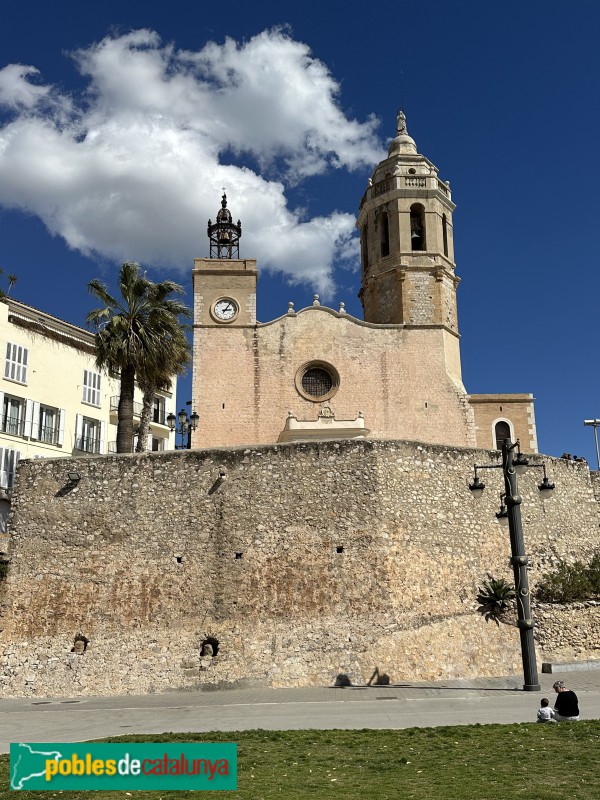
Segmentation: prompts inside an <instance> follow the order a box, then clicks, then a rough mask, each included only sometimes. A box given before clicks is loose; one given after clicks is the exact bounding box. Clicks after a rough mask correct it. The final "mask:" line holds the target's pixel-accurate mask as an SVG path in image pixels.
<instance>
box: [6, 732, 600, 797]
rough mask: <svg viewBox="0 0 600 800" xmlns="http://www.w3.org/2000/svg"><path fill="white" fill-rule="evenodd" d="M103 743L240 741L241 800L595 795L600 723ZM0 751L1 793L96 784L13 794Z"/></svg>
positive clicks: (599, 777)
mask: <svg viewBox="0 0 600 800" xmlns="http://www.w3.org/2000/svg"><path fill="white" fill-rule="evenodd" d="M103 741H107V742H111V741H120V742H122V741H129V742H178V741H179V742H199V741H205V742H227V741H229V742H231V741H233V742H237V744H238V761H239V772H238V775H239V781H238V785H239V789H238V792H237V796H238V797H239V798H244V800H246V799H247V800H260V798H271V797H281V798H286V800H304V798H317V797H318V798H324V800H327V799H328V798H344V800H346V799H348V800H358V799H359V798H360V800H365V798H376V800H386V798H389V800H404V799H405V798H406V799H407V800H409V799H410V798H415V800H438V798H439V800H442V798H443V800H458V799H459V798H460V800H511V798H526V800H565V799H566V798H577V799H578V800H579V799H581V800H598V798H599V797H600V721H581V722H576V723H561V724H559V725H538V724H536V723H532V724H524V725H474V726H456V727H448V728H409V729H405V730H362V731H339V730H336V731H261V730H257V731H245V732H242V733H240V732H234V733H208V734H198V733H190V734H164V735H162V736H123V737H119V738H118V739H117V738H115V739H105V740H103ZM8 768H9V760H8V756H0V793H1V794H0V796H1V797H2V798H6V799H7V800H8V798H9V797H11V796H12V797H19V798H20V799H21V800H50V799H51V798H54V797H56V798H59V800H76V798H83V797H84V796H85V797H92V798H93V797H94V796H97V794H98V793H95V792H81V791H79V792H53V791H51V790H50V791H42V792H19V793H16V792H14V793H13V792H9V790H8V786H9V780H8ZM227 794H228V793H227V792H183V793H182V792H174V791H171V792H146V791H136V792H132V793H130V794H129V795H127V794H126V793H125V792H123V791H115V792H108V791H107V792H102V793H101V800H127V796H129V797H132V798H133V800H145V799H146V798H147V799H148V800H160V798H162V800H181V798H182V795H185V796H186V797H194V798H206V799H207V800H208V798H218V797H221V798H223V797H224V796H227Z"/></svg>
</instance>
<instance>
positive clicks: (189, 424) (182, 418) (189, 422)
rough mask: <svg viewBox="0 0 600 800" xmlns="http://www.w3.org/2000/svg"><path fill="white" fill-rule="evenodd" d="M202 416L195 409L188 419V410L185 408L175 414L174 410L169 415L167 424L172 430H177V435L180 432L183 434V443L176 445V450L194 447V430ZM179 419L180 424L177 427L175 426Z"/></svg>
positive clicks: (180, 434)
mask: <svg viewBox="0 0 600 800" xmlns="http://www.w3.org/2000/svg"><path fill="white" fill-rule="evenodd" d="M199 419H200V417H199V416H198V414H196V412H195V411H193V412H192V414H191V415H190V417H189V419H188V415H187V412H186V411H185V409H183V408H182V409H181V411H180V412H179V414H177V416H175V414H173V412H171V413H170V414H169V415H168V416H167V425H168V426H169V428H170V430H172V431H176V432H175V436H177V434H179V436H181V444H180V445H177V444H176V445H175V449H176V450H190V449H191V447H192V431H195V430H196V428H197V427H198V421H199ZM176 421H178V422H179V424H178V425H177V428H176V426H175V422H176Z"/></svg>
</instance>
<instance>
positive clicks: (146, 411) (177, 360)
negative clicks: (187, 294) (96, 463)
mask: <svg viewBox="0 0 600 800" xmlns="http://www.w3.org/2000/svg"><path fill="white" fill-rule="evenodd" d="M162 355H163V358H164V364H163V368H162V369H159V368H156V367H155V369H154V370H153V372H152V374H150V375H147V374H146V371H145V370H141V371H140V372H139V373H138V376H137V382H138V386H139V387H140V389H141V390H142V393H143V399H142V413H141V414H140V427H139V431H138V438H137V444H136V447H135V449H136V452H137V453H144V452H145V451H146V450H147V442H148V432H149V430H150V417H151V414H152V407H153V405H154V396H155V394H156V392H157V391H158V390H159V389H170V388H171V383H172V381H171V376H173V375H183V373H184V372H185V368H186V366H187V364H188V363H189V360H190V343H189V342H188V340H187V337H186V335H185V330H184V327H183V326H182V327H181V328H180V330H179V332H178V335H176V336H171V337H170V338H169V339H168V340H166V341H165V342H164V346H163V353H162Z"/></svg>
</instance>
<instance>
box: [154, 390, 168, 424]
mask: <svg viewBox="0 0 600 800" xmlns="http://www.w3.org/2000/svg"><path fill="white" fill-rule="evenodd" d="M152 422H156V424H157V425H164V424H165V398H164V397H159V396H155V398H154V406H153V408H152Z"/></svg>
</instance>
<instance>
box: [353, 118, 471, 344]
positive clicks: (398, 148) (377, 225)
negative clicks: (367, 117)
mask: <svg viewBox="0 0 600 800" xmlns="http://www.w3.org/2000/svg"><path fill="white" fill-rule="evenodd" d="M454 208H455V206H454V203H453V202H452V199H451V194H450V185H449V183H446V182H444V181H442V180H440V178H439V177H438V170H437V168H436V167H435V166H434V164H432V162H431V161H430V160H429V159H428V158H426V157H425V156H423V155H421V154H420V153H419V152H418V151H417V145H416V144H415V140H414V139H413V138H412V136H410V135H409V133H408V130H407V127H406V116H405V114H404V111H403V110H400V111H399V112H398V115H397V120H396V137H395V138H394V139H393V140H392V142H391V143H390V146H389V149H388V157H387V158H386V159H384V160H383V161H382V162H381V163H380V164H379V165H378V166H377V167H376V168H375V171H374V172H373V175H372V178H371V180H370V181H369V186H368V188H367V191H366V192H365V195H364V197H363V199H362V202H361V207H360V213H359V217H358V223H357V227H358V228H359V231H360V241H361V260H362V288H361V291H360V295H359V296H360V299H361V302H362V305H363V311H364V318H365V321H367V322H373V323H377V324H403V325H410V326H420V325H427V326H431V325H439V326H440V327H444V328H446V329H447V330H448V331H450V332H452V333H454V334H456V335H457V334H458V324H457V319H456V286H457V284H458V278H456V276H455V274H454V269H455V264H454V245H453V238H452V213H453V211H454Z"/></svg>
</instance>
